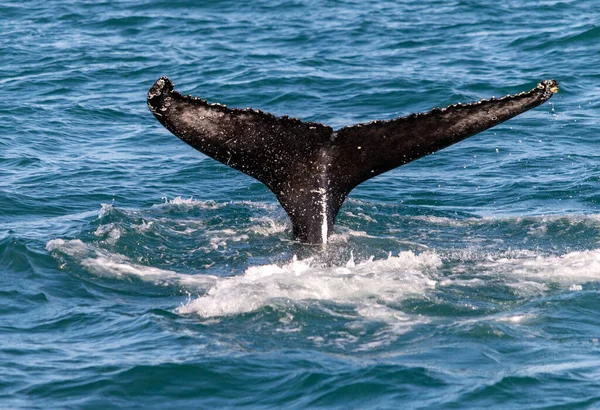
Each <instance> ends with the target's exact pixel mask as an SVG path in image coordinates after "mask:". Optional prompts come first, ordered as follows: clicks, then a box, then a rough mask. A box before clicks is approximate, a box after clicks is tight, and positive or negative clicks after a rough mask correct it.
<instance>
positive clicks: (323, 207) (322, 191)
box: [311, 188, 328, 244]
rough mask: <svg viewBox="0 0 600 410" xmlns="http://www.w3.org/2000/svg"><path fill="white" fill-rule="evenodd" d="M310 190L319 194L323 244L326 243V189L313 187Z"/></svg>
mask: <svg viewBox="0 0 600 410" xmlns="http://www.w3.org/2000/svg"><path fill="white" fill-rule="evenodd" d="M311 192H314V193H315V194H319V195H321V199H320V201H319V202H320V203H321V218H323V220H322V221H321V240H322V243H323V244H326V243H327V228H328V226H327V190H326V189H325V188H319V189H313V190H312V191H311Z"/></svg>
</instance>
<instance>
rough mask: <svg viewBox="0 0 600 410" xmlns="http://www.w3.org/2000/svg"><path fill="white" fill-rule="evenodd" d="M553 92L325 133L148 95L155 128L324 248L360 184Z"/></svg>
mask: <svg viewBox="0 0 600 410" xmlns="http://www.w3.org/2000/svg"><path fill="white" fill-rule="evenodd" d="M557 91H558V84H557V82H556V81H555V80H546V81H542V82H541V83H539V84H538V85H537V87H536V88H534V89H532V90H530V91H527V92H522V93H520V94H516V95H509V96H506V97H503V98H499V99H494V98H492V99H489V100H482V101H478V102H475V103H469V104H455V105H450V106H448V107H446V108H442V109H440V108H434V109H433V110H431V111H428V112H425V113H418V114H410V115H408V116H405V117H399V118H396V119H392V120H388V121H373V122H370V123H366V124H356V125H352V126H349V127H344V128H341V129H339V130H336V131H334V130H333V129H332V128H331V127H329V126H326V125H323V124H319V123H313V122H305V121H300V120H298V119H295V118H290V117H287V116H283V117H276V116H274V115H272V114H269V113H265V112H262V111H259V110H253V109H231V108H228V107H226V106H224V105H221V104H209V103H208V102H207V101H205V100H201V99H198V98H195V97H190V96H183V95H181V94H180V93H179V92H177V91H174V90H173V83H171V81H170V80H169V79H168V78H167V77H161V78H159V79H158V80H157V81H156V82H155V83H154V85H153V86H152V87H151V88H150V90H149V91H148V107H149V108H150V111H151V112H152V113H153V114H154V116H155V117H156V118H157V119H158V121H159V122H160V123H161V124H162V125H164V126H165V127H166V128H167V129H168V130H169V131H171V132H172V133H173V134H175V135H176V136H177V137H179V138H180V139H181V140H183V141H184V142H186V143H187V144H189V145H191V146H192V147H194V148H195V149H197V150H198V151H200V152H202V153H204V154H206V155H208V156H209V157H211V158H214V159H216V160H217V161H220V162H222V163H223V164H225V165H228V166H230V167H232V168H235V169H237V170H239V171H241V172H244V173H246V174H248V175H250V176H252V177H254V178H256V179H257V180H259V181H260V182H262V183H264V184H265V185H266V186H267V187H268V188H269V189H270V190H271V191H273V193H274V194H275V196H276V197H277V199H278V200H279V202H280V203H281V205H282V206H283V208H284V210H285V211H286V212H287V213H288V215H289V216H290V219H291V221H292V226H293V231H294V236H295V237H296V238H297V239H298V240H300V241H301V242H305V243H325V242H327V237H328V235H329V233H331V231H332V228H333V224H334V222H335V217H336V215H337V213H338V211H339V209H340V207H341V206H342V203H343V202H344V200H345V199H346V196H347V195H348V194H349V193H350V191H351V190H352V189H354V188H355V187H356V186H357V185H359V184H360V183H362V182H364V181H366V180H368V179H370V178H373V177H374V176H377V175H379V174H381V173H383V172H386V171H389V170H391V169H394V168H396V167H399V166H401V165H404V164H406V163H408V162H411V161H414V160H415V159H418V158H420V157H423V156H425V155H429V154H432V153H434V152H436V151H438V150H440V149H442V148H445V147H447V146H449V145H452V144H454V143H457V142H459V141H462V140H463V139H465V138H467V137H470V136H472V135H475V134H477V133H479V132H481V131H484V130H486V129H488V128H491V127H493V126H495V125H497V124H499V123H501V122H503V121H506V120H508V119H510V118H512V117H514V116H516V115H518V114H521V113H523V112H525V111H527V110H530V109H532V108H534V107H536V106H538V105H540V104H542V103H543V102H545V101H546V100H548V99H549V98H550V97H551V96H552V94H553V93H555V92H557Z"/></svg>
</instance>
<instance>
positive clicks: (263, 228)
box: [250, 217, 288, 236]
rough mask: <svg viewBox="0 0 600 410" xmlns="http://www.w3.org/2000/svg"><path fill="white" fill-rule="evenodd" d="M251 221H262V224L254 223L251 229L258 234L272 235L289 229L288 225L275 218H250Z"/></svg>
mask: <svg viewBox="0 0 600 410" xmlns="http://www.w3.org/2000/svg"><path fill="white" fill-rule="evenodd" d="M250 221H251V222H259V223H260V225H253V226H251V227H250V231H252V232H254V233H255V234H258V235H263V236H271V235H275V234H278V233H282V232H285V230H286V229H288V225H286V224H285V223H283V222H282V221H278V220H275V219H273V218H267V217H263V218H250Z"/></svg>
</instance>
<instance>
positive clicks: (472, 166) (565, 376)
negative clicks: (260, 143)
mask: <svg viewBox="0 0 600 410" xmlns="http://www.w3.org/2000/svg"><path fill="white" fill-rule="evenodd" d="M0 16H2V18H0V33H2V34H1V35H0V39H1V40H0V50H1V54H2V59H0V73H1V76H0V87H1V89H2V94H1V95H2V104H0V295H1V298H0V407H2V408H104V409H107V408H140V407H146V408H161V409H162V408H211V407H212V408H232V407H235V408H274V409H275V408H339V409H347V408H388V409H397V408H482V407H488V406H495V407H499V408H500V407H501V408H523V409H531V408H597V407H600V393H599V391H600V345H599V340H600V319H599V318H600V303H599V302H600V297H599V295H600V293H599V292H600V244H599V243H600V212H599V210H598V206H599V204H600V195H599V194H598V188H599V179H600V168H599V167H598V163H599V158H600V157H599V155H598V153H597V147H598V144H597V139H598V138H599V133H600V132H599V131H600V126H599V121H598V116H599V107H600V88H599V87H598V84H599V83H600V74H599V72H598V62H599V61H600V27H599V26H598V22H599V21H600V9H598V7H597V4H596V3H595V2H593V1H591V0H584V1H568V0H566V1H550V0H546V1H527V0H526V1H506V2H495V3H492V2H484V1H475V0H462V1H430V2H417V1H406V2H399V4H398V3H397V2H391V1H390V2H387V1H377V2H364V1H350V0H348V1H329V0H326V1H321V2H318V1H316V0H306V1H287V0H274V1H263V0H255V1H252V2H226V1H211V2H192V1H189V0H187V1H186V0H181V1H173V2H166V1H160V2H159V1H156V2H148V1H142V0H130V1H126V2H111V1H107V2H57V1H53V0H49V1H45V2H33V1H21V2H8V3H7V2H3V3H0ZM161 75H168V76H169V77H170V78H171V79H172V80H173V81H174V82H175V84H176V88H177V89H178V90H181V91H182V92H183V93H185V94H187V93H191V94H195V95H198V96H201V97H203V98H206V99H208V100H209V101H211V102H221V103H224V104H227V105H228V106H232V107H247V106H251V107H253V108H260V109H262V110H265V111H269V112H273V113H275V114H278V115H283V114H287V115H291V116H295V117H299V118H302V119H304V120H311V121H319V122H325V123H327V124H329V125H331V126H334V127H340V126H344V125H349V124H352V123H355V122H364V121H369V120H373V119H387V118H393V117H395V116H399V115H405V114H408V113H410V112H415V111H425V110H428V109H430V108H432V107H435V106H446V105H448V104H451V103H455V102H458V101H462V102H467V101H475V100H479V99H481V98H489V97H491V96H494V95H495V96H502V95H505V94H508V93H511V94H512V93H516V92H520V91H524V90H529V89H531V88H533V87H534V86H535V85H536V84H537V82H538V81H540V80H542V79H549V78H556V79H557V80H558V81H559V82H560V87H561V91H560V92H559V93H558V94H557V95H555V96H554V97H553V98H552V99H551V100H550V102H549V103H546V104H544V105H543V106H541V107H538V108H536V109H535V110H533V111H530V112H527V113H525V114H523V115H522V116H519V117H517V118H515V119H513V120H511V121H509V122H506V123H504V124H501V125H499V126H497V127H496V128H494V129H492V130H488V131H486V132H484V133H482V134H480V135H478V136H475V137H473V138H471V139H468V140H466V141H464V142H462V143H460V144H457V145H455V146H453V147H450V148H448V149H445V150H443V151H440V152H438V153H436V154H435V155H432V156H429V157H426V158H423V159H420V160H418V161H416V162H413V163H411V164H408V165H406V166H404V167H401V168H398V169H396V170H394V171H392V172H390V173H387V174H384V175H382V176H380V177H377V178H375V179H373V180H371V181H368V182H367V183H365V184H363V185H361V186H359V187H358V188H357V189H356V190H355V191H353V192H352V194H351V195H350V198H349V200H348V201H347V202H346V203H345V205H344V207H343V208H342V210H341V212H340V214H339V217H338V222H337V225H336V228H335V232H334V235H333V237H332V240H331V243H330V244H329V245H328V246H327V248H326V249H321V248H319V247H312V246H303V245H300V244H298V243H295V242H294V241H293V240H292V238H291V226H290V223H289V221H288V219H287V217H286V215H285V213H284V212H283V211H282V210H281V208H280V207H279V206H278V204H277V203H276V200H275V198H274V196H273V195H272V194H271V193H270V192H269V191H268V190H267V189H266V188H265V187H264V186H263V185H261V184H260V183H258V182H256V181H254V180H252V179H251V178H249V177H247V176H245V175H243V174H241V173H238V172H236V171H234V170H232V169H229V168H227V167H225V166H223V165H221V164H219V163H217V162H215V161H213V160H211V159H208V158H206V157H204V156H203V155H201V154H199V153H198V152H196V151H194V150H193V149H192V148H190V147H188V146H187V145H185V144H184V143H182V142H180V141H179V140H178V139H177V138H175V137H174V136H172V135H171V134H169V133H168V132H167V131H166V130H165V129H164V128H163V127H162V126H161V125H160V124H159V123H158V122H157V121H156V120H155V119H154V118H153V116H152V114H151V113H150V112H149V111H148V109H147V107H146V102H145V98H146V92H147V90H148V88H149V87H150V86H151V85H152V83H153V82H154V81H155V80H156V79H157V78H158V77H159V76H161Z"/></svg>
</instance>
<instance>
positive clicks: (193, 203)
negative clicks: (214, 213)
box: [152, 196, 227, 209]
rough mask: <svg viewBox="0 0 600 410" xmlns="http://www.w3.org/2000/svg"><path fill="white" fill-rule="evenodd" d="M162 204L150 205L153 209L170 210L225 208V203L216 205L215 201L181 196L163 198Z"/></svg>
mask: <svg viewBox="0 0 600 410" xmlns="http://www.w3.org/2000/svg"><path fill="white" fill-rule="evenodd" d="M163 200H164V202H163V203H162V204H156V205H152V208H154V209H157V208H158V209H171V208H173V207H182V208H198V209H221V208H223V207H225V206H227V204H226V203H218V202H216V201H212V200H209V201H201V200H198V199H194V198H193V197H189V198H183V197H181V196H176V197H175V198H173V199H169V198H167V197H163Z"/></svg>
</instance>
